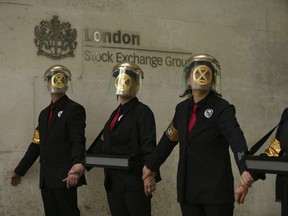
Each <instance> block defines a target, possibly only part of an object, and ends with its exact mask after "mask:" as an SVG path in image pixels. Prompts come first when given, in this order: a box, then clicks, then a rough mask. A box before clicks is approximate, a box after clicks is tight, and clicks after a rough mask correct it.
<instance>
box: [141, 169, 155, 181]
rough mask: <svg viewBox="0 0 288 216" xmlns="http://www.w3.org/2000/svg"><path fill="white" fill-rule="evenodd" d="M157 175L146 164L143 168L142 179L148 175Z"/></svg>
mask: <svg viewBox="0 0 288 216" xmlns="http://www.w3.org/2000/svg"><path fill="white" fill-rule="evenodd" d="M150 176H152V177H155V176H156V173H155V172H152V171H151V170H150V169H149V168H148V167H146V166H144V167H143V169H142V180H143V181H144V180H145V179H146V178H148V177H150Z"/></svg>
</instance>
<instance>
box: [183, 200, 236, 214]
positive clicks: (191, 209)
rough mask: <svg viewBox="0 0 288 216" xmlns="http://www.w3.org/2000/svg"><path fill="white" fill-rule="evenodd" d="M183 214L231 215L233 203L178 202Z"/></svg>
mask: <svg viewBox="0 0 288 216" xmlns="http://www.w3.org/2000/svg"><path fill="white" fill-rule="evenodd" d="M180 205H181V211H182V215H183V216H191V215H193V216H233V210H234V203H227V204H190V203H189V204H180Z"/></svg>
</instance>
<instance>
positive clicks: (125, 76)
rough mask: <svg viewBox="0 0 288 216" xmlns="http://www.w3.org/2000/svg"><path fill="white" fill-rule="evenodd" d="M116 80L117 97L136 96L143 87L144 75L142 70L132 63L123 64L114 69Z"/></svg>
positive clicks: (113, 75)
mask: <svg viewBox="0 0 288 216" xmlns="http://www.w3.org/2000/svg"><path fill="white" fill-rule="evenodd" d="M112 77H113V78H115V82H114V84H115V87H116V95H127V96H136V95H137V93H138V91H139V89H140V87H141V86H142V79H143V78H144V73H143V71H142V69H141V68H140V67H139V66H138V65H136V64H134V63H131V62H121V63H118V64H116V65H115V66H114V67H113V69H112Z"/></svg>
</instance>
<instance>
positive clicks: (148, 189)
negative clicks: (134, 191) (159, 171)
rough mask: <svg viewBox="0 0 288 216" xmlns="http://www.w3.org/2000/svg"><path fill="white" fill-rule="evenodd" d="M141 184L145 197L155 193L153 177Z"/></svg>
mask: <svg viewBox="0 0 288 216" xmlns="http://www.w3.org/2000/svg"><path fill="white" fill-rule="evenodd" d="M143 183H144V192H145V194H146V196H150V195H152V193H153V192H154V191H156V180H155V178H154V177H153V176H149V177H147V178H145V179H144V180H143Z"/></svg>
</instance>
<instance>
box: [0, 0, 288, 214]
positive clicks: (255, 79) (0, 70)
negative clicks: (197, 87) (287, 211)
mask: <svg viewBox="0 0 288 216" xmlns="http://www.w3.org/2000/svg"><path fill="white" fill-rule="evenodd" d="M287 10H288V5H287V1H285V0H274V1H270V0H250V1H236V0H221V1H220V0H216V1H215V0H207V1H202V0H195V1H191V0H183V1H180V2H179V1H176V0H168V1H164V0H163V1H152V0H138V1H134V0H118V1H112V0H110V1H106V0H97V1H95V0H86V1H76V0H72V1H71V0H49V1H48V0H46V1H45V0H7V1H4V0H3V1H1V0H0V28H1V33H0V41H1V43H0V65H1V67H0V76H1V79H0V90H1V93H0V95H1V101H2V102H1V113H0V119H1V124H0V143H1V145H0V162H1V163H0V167H1V169H0V176H1V177H0V178H1V180H0V215H5V216H6V215H7V216H12V215H13V216H14V215H15V216H18V215H24V216H26V215H27V216H28V215H29V216H31V215H35V216H39V215H44V214H43V206H42V201H41V196H40V191H39V189H38V175H39V164H38V162H36V163H35V164H34V165H33V167H32V168H31V169H30V170H29V172H28V173H27V175H26V176H25V177H24V178H23V181H22V184H21V185H20V186H18V187H16V188H14V187H11V186H10V184H9V180H10V179H9V178H10V175H11V172H12V170H13V168H14V167H15V166H16V165H17V163H18V161H19V160H20V159H21V157H22V156H23V154H24V152H25V151H26V149H27V147H28V145H29V143H30V142H31V138H32V135H33V130H34V127H35V126H36V125H37V118H38V114H39V111H40V110H41V109H43V108H44V107H45V106H46V105H48V103H49V95H47V93H44V85H43V82H42V77H43V74H44V71H45V70H46V69H47V68H48V67H49V66H50V65H52V64H57V63H61V64H64V65H66V66H67V67H68V68H70V69H71V71H72V75H73V90H74V93H73V94H72V95H71V98H73V99H75V100H76V101H78V102H79V103H81V104H83V105H84V106H85V108H86V111H87V128H86V135H87V146H89V145H90V144H91V142H92V141H93V139H94V138H95V136H96V135H97V134H98V133H99V131H100V130H101V129H102V127H103V125H104V123H105V122H106V120H107V118H108V116H109V115H110V113H111V112H112V110H113V109H114V108H115V107H116V106H117V104H118V103H117V101H116V99H115V96H114V95H113V94H107V88H108V86H109V82H110V71H111V68H112V66H113V65H114V64H115V62H109V63H104V62H88V61H85V60H84V53H83V50H85V49H88V48H85V47H84V45H85V41H84V38H83V34H84V33H83V32H84V29H85V28H91V29H92V28H100V29H102V30H109V31H117V30H122V31H127V32H134V33H137V34H140V35H141V46H140V48H141V49H146V50H148V49H149V50H170V51H178V52H189V53H198V52H206V53H210V54H212V55H214V56H215V57H216V58H217V59H218V60H219V61H220V63H221V65H222V94H223V97H224V98H226V99H227V100H228V101H230V102H231V103H233V104H234V105H235V106H236V110H237V118H238V120H239V123H240V125H241V128H242V129H243V131H244V133H245V136H246V139H247V143H248V145H249V146H252V145H253V144H254V143H255V142H256V141H258V139H260V138H261V137H262V136H263V135H264V134H265V133H266V132H267V131H268V130H269V129H270V128H272V127H273V126H274V125H276V124H277V123H278V121H279V118H280V115H281V113H282V111H283V109H284V108H285V107H286V106H287V104H288V98H287V93H288V87H287V83H288V75H287V74H288V73H287V51H288V45H287V33H288V30H287V29H288V28H287V27H288V17H287V16H288V15H287V14H288V11H287ZM53 15H58V16H59V19H60V20H61V21H65V22H67V21H69V22H70V23H71V25H72V27H73V28H76V29H77V32H78V37H77V41H78V45H77V48H76V50H75V57H74V58H66V59H63V60H51V59H48V58H46V57H44V56H38V55H37V54H36V51H37V48H36V46H35V44H34V38H35V36H34V27H35V25H39V23H40V21H41V20H42V19H44V20H50V19H51V18H52V16H53ZM95 50H96V51H98V52H105V51H107V50H109V49H108V48H97V49H95ZM95 50H94V51H95ZM110 51H111V52H117V51H118V52H123V53H129V52H132V51H127V50H124V51H123V50H120V49H119V50H115V49H111V50H110ZM133 52H135V53H137V54H139V55H148V56H160V57H163V58H164V57H165V56H167V55H170V54H169V53H159V52H154V51H137V50H136V51H133ZM171 55H172V54H171ZM173 55H174V54H173ZM186 56H187V55H179V57H181V58H184V57H186ZM140 66H141V67H142V69H143V70H144V73H145V78H144V85H143V89H142V94H141V97H140V99H141V100H142V101H143V102H144V103H146V104H148V105H149V106H150V107H151V109H152V110H153V111H154V114H155V118H156V122H157V139H158V140H159V139H160V137H161V135H162V133H163V131H164V130H165V129H166V127H167V125H168V124H169V123H170V121H171V119H172V117H173V113H174V108H175V105H176V104H177V103H178V102H179V101H181V99H179V97H178V95H179V94H180V93H181V76H182V68H181V67H168V66H159V67H155V68H153V67H151V66H150V65H140ZM231 156H232V155H231ZM177 160H178V147H176V148H175V150H174V151H173V152H172V154H171V156H170V157H169V158H168V159H167V161H166V162H165V164H164V165H163V166H162V168H161V171H162V178H163V180H162V181H161V182H160V183H159V184H158V188H157V191H156V193H155V195H154V197H153V199H152V204H153V207H152V209H153V214H152V215H153V216H163V215H167V216H180V215H181V213H180V208H179V205H178V203H177V201H176V182H175V181H176V171H177ZM232 161H233V156H232ZM233 170H234V173H235V185H237V184H238V177H239V174H238V171H237V168H236V167H235V163H234V162H233ZM267 177H268V178H267V180H266V181H264V182H263V181H259V182H257V183H255V184H254V185H253V187H252V188H251V189H250V193H249V195H248V196H247V198H246V202H245V204H244V205H238V204H235V216H244V215H245V216H249V215H253V216H263V215H265V216H275V215H279V214H280V205H279V203H275V202H274V200H275V197H274V182H275V176H274V175H268V176H267ZM87 180H88V185H87V186H84V187H81V188H80V189H79V207H80V209H81V212H82V215H83V216H85V215H87V216H88V215H89V216H90V215H97V216H98V215H99V216H108V215H110V213H109V208H108V205H107V201H106V194H105V191H104V188H103V172H102V170H101V169H93V170H92V171H90V172H89V173H87Z"/></svg>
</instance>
